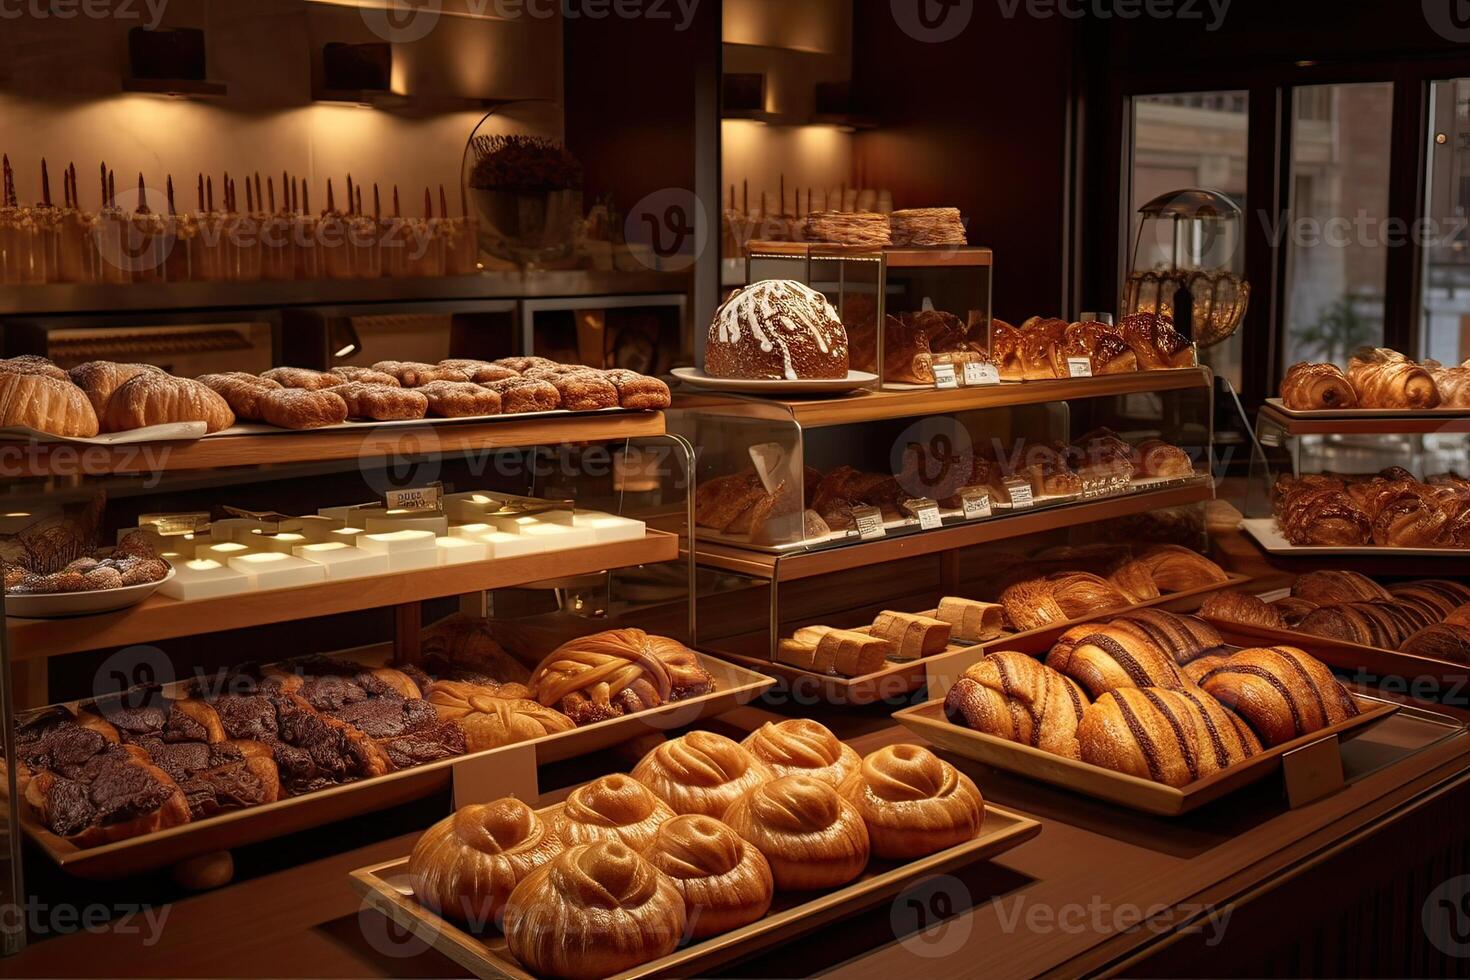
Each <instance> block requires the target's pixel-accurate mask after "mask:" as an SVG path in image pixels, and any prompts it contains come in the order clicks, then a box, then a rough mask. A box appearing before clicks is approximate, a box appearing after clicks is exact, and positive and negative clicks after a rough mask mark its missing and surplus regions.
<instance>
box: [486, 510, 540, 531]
mask: <svg viewBox="0 0 1470 980" xmlns="http://www.w3.org/2000/svg"><path fill="white" fill-rule="evenodd" d="M490 523H491V524H494V525H495V528H496V530H498V531H504V532H505V533H506V534H520V533H521V532H522V531H524V530H525V529H526V528H528V527H531V526H532V525H535V524H539V523H541V520H540V518H537V517H530V516H528V515H525V514H511V515H509V516H506V517H492V518H490Z"/></svg>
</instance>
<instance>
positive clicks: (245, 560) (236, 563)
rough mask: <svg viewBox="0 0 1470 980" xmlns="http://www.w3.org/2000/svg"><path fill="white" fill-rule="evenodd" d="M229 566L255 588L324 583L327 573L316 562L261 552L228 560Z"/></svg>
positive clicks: (272, 552) (271, 552)
mask: <svg viewBox="0 0 1470 980" xmlns="http://www.w3.org/2000/svg"><path fill="white" fill-rule="evenodd" d="M230 567H231V568H233V569H234V570H235V571H237V572H240V573H241V574H243V575H244V576H245V577H247V578H249V579H250V580H251V582H252V583H254V585H255V587H256V588H257V589H262V590H264V589H291V588H295V587H296V586H298V585H312V584H314V583H316V582H324V581H326V578H327V571H326V569H325V568H323V567H322V566H321V565H318V564H317V563H316V562H310V561H306V560H305V559H303V558H297V557H296V556H294V555H283V554H281V553H280V552H278V551H261V552H256V553H255V554H250V555H241V556H240V557H238V558H231V559H230Z"/></svg>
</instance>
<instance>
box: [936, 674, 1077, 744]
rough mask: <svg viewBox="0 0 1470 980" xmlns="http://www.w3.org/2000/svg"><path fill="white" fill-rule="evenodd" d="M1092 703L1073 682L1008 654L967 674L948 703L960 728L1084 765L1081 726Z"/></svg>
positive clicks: (950, 714) (946, 707)
mask: <svg viewBox="0 0 1470 980" xmlns="http://www.w3.org/2000/svg"><path fill="white" fill-rule="evenodd" d="M1089 703H1090V702H1089V701H1088V698H1087V695H1086V694H1084V693H1082V688H1080V687H1078V686H1077V684H1076V682H1074V681H1073V680H1071V679H1070V678H1068V677H1065V676H1063V675H1062V674H1060V673H1058V672H1057V671H1056V670H1054V669H1052V668H1051V667H1048V666H1046V665H1045V664H1043V663H1041V661H1039V660H1037V659H1036V658H1035V657H1032V656H1029V655H1028V654H1024V653H1014V652H1012V651H1009V650H1005V651H1001V652H999V653H992V654H987V655H986V656H985V658H984V659H982V660H981V661H980V662H978V663H976V664H974V665H973V666H971V667H970V669H969V670H966V671H965V673H964V676H962V677H961V678H960V679H959V680H957V681H956V682H955V685H954V687H952V688H950V690H949V694H948V695H946V697H945V699H944V714H945V717H946V718H948V719H949V720H950V721H951V722H953V723H954V724H956V725H964V726H966V727H967V728H972V729H974V730H975V731H977V732H985V733H987V734H989V735H995V736H996V737H998V738H1004V739H1008V740H1009V741H1012V742H1020V743H1021V744H1022V745H1030V746H1031V747H1032V748H1037V749H1041V750H1043V751H1046V752H1050V753H1052V754H1053V755H1061V756H1066V757H1067V758H1069V759H1078V758H1081V756H1080V755H1079V750H1078V748H1077V725H1078V723H1079V722H1081V721H1082V712H1083V711H1084V710H1085V709H1086V708H1087V705H1088V704H1089Z"/></svg>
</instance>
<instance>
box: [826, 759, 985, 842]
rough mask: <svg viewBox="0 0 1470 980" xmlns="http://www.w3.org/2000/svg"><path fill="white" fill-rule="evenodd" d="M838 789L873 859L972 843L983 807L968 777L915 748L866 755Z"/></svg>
mask: <svg viewBox="0 0 1470 980" xmlns="http://www.w3.org/2000/svg"><path fill="white" fill-rule="evenodd" d="M837 791H838V792H839V793H841V794H842V795H843V796H844V797H846V798H847V799H849V800H851V801H852V803H853V805H854V806H856V807H857V812H858V813H859V814H860V815H861V816H862V818H863V823H864V824H865V825H866V826H867V828H868V840H869V842H870V844H871V846H872V851H873V853H874V854H876V855H877V856H878V857H881V858H889V859H891V860H906V859H908V858H916V857H923V856H924V855H925V854H933V853H935V852H936V851H942V850H944V849H945V848H947V847H954V846H955V845H956V844H962V843H964V842H965V841H967V840H973V839H974V837H975V835H976V834H978V833H979V832H980V825H981V824H982V823H983V822H984V821H985V803H984V801H983V800H982V799H981V798H980V791H979V790H978V789H976V788H975V784H974V783H973V782H971V780H970V777H969V776H966V775H965V774H964V773H962V772H960V771H959V770H958V769H956V768H955V767H954V766H952V765H950V764H949V763H948V762H945V761H944V760H942V759H940V758H939V757H938V756H937V755H935V754H934V753H933V752H930V751H929V750H928V749H926V748H922V747H920V746H918V745H890V746H887V747H885V748H881V749H879V750H878V751H876V752H873V753H871V754H869V755H868V756H867V757H866V758H864V759H863V763H862V766H861V767H859V769H858V770H857V772H854V773H853V774H852V775H850V776H848V777H847V779H846V780H844V781H843V783H842V785H841V786H839V787H838V788H837Z"/></svg>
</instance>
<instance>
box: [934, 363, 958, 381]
mask: <svg viewBox="0 0 1470 980" xmlns="http://www.w3.org/2000/svg"><path fill="white" fill-rule="evenodd" d="M959 386H960V379H959V377H958V376H957V375H956V374H955V373H954V365H953V364H951V363H949V362H948V361H945V362H943V363H940V364H936V365H934V387H936V388H958V387H959Z"/></svg>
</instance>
